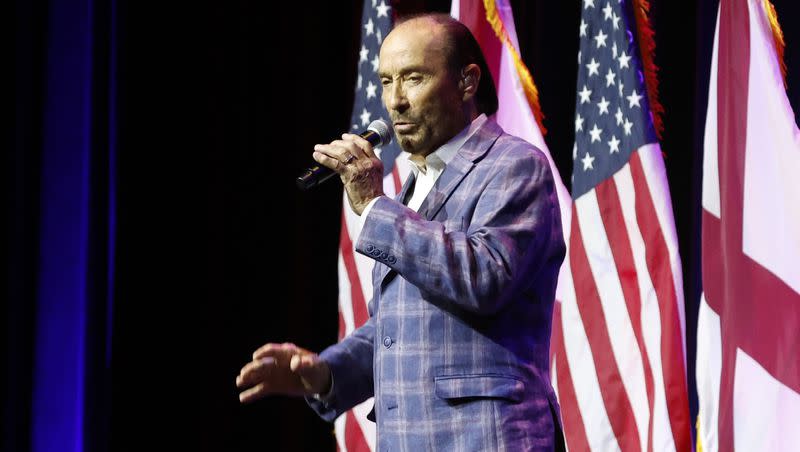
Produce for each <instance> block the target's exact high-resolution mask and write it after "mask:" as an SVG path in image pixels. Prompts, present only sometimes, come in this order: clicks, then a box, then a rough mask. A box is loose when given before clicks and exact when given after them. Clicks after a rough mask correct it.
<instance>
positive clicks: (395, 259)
mask: <svg viewBox="0 0 800 452" xmlns="http://www.w3.org/2000/svg"><path fill="white" fill-rule="evenodd" d="M386 262H388V263H390V264H394V263H395V262H397V258H396V257H394V256H392V255H391V254H390V255H389V257H388V258H387V259H386Z"/></svg>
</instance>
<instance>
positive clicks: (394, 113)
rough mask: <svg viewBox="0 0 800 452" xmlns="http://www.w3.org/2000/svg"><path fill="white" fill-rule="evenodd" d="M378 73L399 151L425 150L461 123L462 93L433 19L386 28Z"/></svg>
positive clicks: (463, 121)
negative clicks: (389, 31)
mask: <svg viewBox="0 0 800 452" xmlns="http://www.w3.org/2000/svg"><path fill="white" fill-rule="evenodd" d="M378 74H379V76H380V79H381V84H382V85H383V91H382V99H383V103H384V105H385V106H386V109H387V110H388V111H389V115H390V116H391V119H392V122H393V124H394V132H395V136H396V138H397V142H398V143H399V144H400V147H401V148H402V149H403V150H404V151H406V152H410V153H411V154H417V155H422V156H425V155H428V154H430V153H431V152H433V151H434V150H436V149H437V148H438V147H439V146H441V145H442V144H444V143H446V142H447V141H448V140H449V139H450V138H452V137H453V136H455V134H457V133H458V132H459V131H461V129H463V128H464V127H465V126H466V118H465V114H464V112H463V110H462V105H463V101H462V93H461V91H460V90H459V87H458V83H457V81H456V80H455V77H454V76H453V75H452V74H451V73H450V70H449V68H448V65H447V61H446V53H445V51H444V50H443V42H442V38H441V31H440V30H438V29H437V28H436V27H435V25H434V24H432V23H430V22H428V21H410V22H407V23H405V24H402V25H401V26H400V27H398V28H396V29H395V30H394V31H393V32H392V33H390V34H389V35H388V36H387V37H386V40H385V41H384V43H383V46H382V47H381V53H380V66H379V70H378Z"/></svg>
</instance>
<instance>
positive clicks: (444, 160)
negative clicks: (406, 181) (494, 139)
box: [406, 113, 488, 177]
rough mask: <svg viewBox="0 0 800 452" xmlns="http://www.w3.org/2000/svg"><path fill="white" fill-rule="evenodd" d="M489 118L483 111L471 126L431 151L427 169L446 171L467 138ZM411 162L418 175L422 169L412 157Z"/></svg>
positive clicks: (412, 168)
mask: <svg viewBox="0 0 800 452" xmlns="http://www.w3.org/2000/svg"><path fill="white" fill-rule="evenodd" d="M487 119H488V118H487V117H486V114H485V113H482V114H481V115H480V116H478V117H477V118H475V119H474V120H473V121H472V122H471V123H470V125H469V126H467V127H464V129H462V130H461V132H459V133H457V134H456V135H455V136H454V137H453V138H451V139H450V140H449V141H448V142H447V143H445V144H443V145H441V146H440V147H439V149H437V150H435V151H433V152H431V153H430V154H428V155H427V156H426V157H425V166H426V171H431V170H433V171H434V172H436V173H441V172H442V171H444V169H445V167H446V166H447V164H448V163H450V161H451V160H453V157H455V155H456V153H457V152H458V150H459V149H461V147H462V146H464V143H466V142H467V140H469V139H470V137H472V135H474V134H475V132H477V131H478V129H480V128H481V126H482V125H483V124H484V123H485V122H486V120H487ZM408 157H411V154H408V153H406V158H408ZM408 161H409V163H411V171H413V172H414V176H415V177H416V176H418V175H419V172H420V171H421V169H420V167H419V166H418V165H417V163H416V162H415V161H413V160H411V159H409V160H408Z"/></svg>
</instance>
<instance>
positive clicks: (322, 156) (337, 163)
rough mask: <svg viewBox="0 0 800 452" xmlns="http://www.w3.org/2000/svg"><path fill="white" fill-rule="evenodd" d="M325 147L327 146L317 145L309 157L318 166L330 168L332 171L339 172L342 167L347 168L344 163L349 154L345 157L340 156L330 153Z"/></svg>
mask: <svg viewBox="0 0 800 452" xmlns="http://www.w3.org/2000/svg"><path fill="white" fill-rule="evenodd" d="M327 146H328V145H324V144H322V145H320V144H318V145H316V146H314V153H313V154H312V155H311V157H312V158H313V159H314V160H315V161H316V162H317V163H319V164H320V165H322V166H325V167H327V168H330V169H332V170H333V171H336V172H341V171H342V170H343V169H344V167H345V166H347V165H346V164H345V163H344V162H345V160H347V158H348V157H349V156H350V154H348V155H347V156H345V155H341V156H340V155H339V154H337V153H335V152H333V151H331V150H330V148H328V147H327Z"/></svg>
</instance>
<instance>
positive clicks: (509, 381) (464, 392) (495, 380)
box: [434, 374, 525, 402]
mask: <svg viewBox="0 0 800 452" xmlns="http://www.w3.org/2000/svg"><path fill="white" fill-rule="evenodd" d="M434 392H435V394H436V396H437V397H439V398H440V399H461V398H466V397H495V398H501V399H507V400H510V401H512V402H521V401H522V398H523V395H524V394H525V383H524V382H523V381H522V380H520V379H518V378H516V377H512V376H510V375H498V374H488V375H487V374H480V375H452V376H450V375H448V376H439V377H434Z"/></svg>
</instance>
